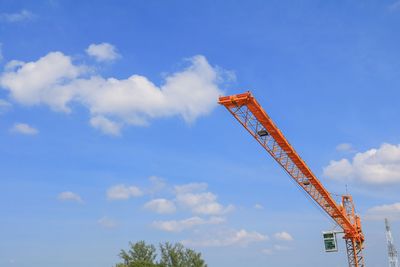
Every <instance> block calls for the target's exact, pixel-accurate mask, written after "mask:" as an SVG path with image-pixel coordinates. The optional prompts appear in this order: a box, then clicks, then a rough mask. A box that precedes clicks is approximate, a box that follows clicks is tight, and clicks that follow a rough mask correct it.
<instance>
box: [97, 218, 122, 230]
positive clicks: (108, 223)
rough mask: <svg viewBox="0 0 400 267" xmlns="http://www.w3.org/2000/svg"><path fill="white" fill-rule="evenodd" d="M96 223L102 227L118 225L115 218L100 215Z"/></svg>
mask: <svg viewBox="0 0 400 267" xmlns="http://www.w3.org/2000/svg"><path fill="white" fill-rule="evenodd" d="M97 223H98V224H99V225H100V226H102V227H104V228H115V227H117V226H118V223H117V222H116V221H115V220H113V219H110V218H108V217H102V218H100V219H99V220H98V221H97Z"/></svg>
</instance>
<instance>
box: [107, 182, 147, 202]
mask: <svg viewBox="0 0 400 267" xmlns="http://www.w3.org/2000/svg"><path fill="white" fill-rule="evenodd" d="M142 195H143V192H142V191H141V190H140V189H139V188H138V187H136V186H126V185H123V184H119V185H115V186H112V187H110V188H109V189H108V190H107V198H108V199H109V200H126V199H129V198H131V197H140V196H142Z"/></svg>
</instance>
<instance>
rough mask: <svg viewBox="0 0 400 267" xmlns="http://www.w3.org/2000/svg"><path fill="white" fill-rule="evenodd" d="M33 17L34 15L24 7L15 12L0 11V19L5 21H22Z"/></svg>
mask: <svg viewBox="0 0 400 267" xmlns="http://www.w3.org/2000/svg"><path fill="white" fill-rule="evenodd" d="M34 18H35V15H34V14H33V13H32V12H31V11H29V10H26V9H23V10H21V11H19V12H17V13H1V14H0V20H2V21H6V22H22V21H27V20H32V19H34Z"/></svg>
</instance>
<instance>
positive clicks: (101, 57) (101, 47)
mask: <svg viewBox="0 0 400 267" xmlns="http://www.w3.org/2000/svg"><path fill="white" fill-rule="evenodd" d="M86 53H87V54H88V55H89V56H92V57H94V58H95V59H96V60H97V61H112V60H115V59H117V58H119V57H120V55H119V54H118V53H117V49H116V48H115V47H114V46H113V45H112V44H109V43H101V44H91V45H89V47H88V48H87V49H86Z"/></svg>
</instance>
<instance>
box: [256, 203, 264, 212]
mask: <svg viewBox="0 0 400 267" xmlns="http://www.w3.org/2000/svg"><path fill="white" fill-rule="evenodd" d="M254 208H255V209H256V210H263V209H264V206H263V205H261V204H258V203H257V204H255V205H254Z"/></svg>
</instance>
